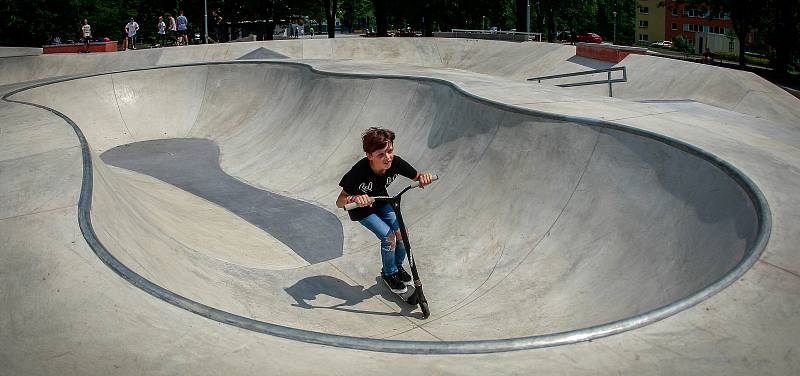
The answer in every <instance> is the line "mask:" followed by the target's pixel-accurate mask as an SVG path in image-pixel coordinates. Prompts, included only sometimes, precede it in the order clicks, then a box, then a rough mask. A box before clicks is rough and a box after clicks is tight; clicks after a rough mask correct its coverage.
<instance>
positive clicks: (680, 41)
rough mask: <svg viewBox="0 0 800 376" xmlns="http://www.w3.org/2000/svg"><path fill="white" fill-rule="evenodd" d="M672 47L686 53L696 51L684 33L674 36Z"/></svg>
mask: <svg viewBox="0 0 800 376" xmlns="http://www.w3.org/2000/svg"><path fill="white" fill-rule="evenodd" d="M672 49H673V50H675V51H678V52H682V53H685V54H690V53H692V52H693V51H694V48H693V46H692V44H691V43H689V40H688V39H686V38H685V37H684V36H683V35H678V36H677V37H675V38H672Z"/></svg>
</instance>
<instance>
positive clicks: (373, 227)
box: [358, 203, 406, 275]
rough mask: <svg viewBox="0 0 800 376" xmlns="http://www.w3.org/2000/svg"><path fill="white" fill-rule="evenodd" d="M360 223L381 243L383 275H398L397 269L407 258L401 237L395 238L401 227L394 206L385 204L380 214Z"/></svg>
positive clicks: (381, 207) (380, 208)
mask: <svg viewBox="0 0 800 376" xmlns="http://www.w3.org/2000/svg"><path fill="white" fill-rule="evenodd" d="M376 205H380V204H376ZM358 222H359V223H361V224H362V225H364V227H366V228H368V229H369V230H370V231H372V233H373V234H375V236H377V237H378V239H380V241H381V261H382V262H383V273H384V274H387V275H391V274H395V273H397V267H398V266H401V265H403V260H405V258H406V247H405V245H404V244H403V240H402V239H400V237H399V236H397V237H395V232H396V231H398V230H399V229H400V225H398V224H397V216H396V215H395V214H394V210H392V206H391V205H390V204H388V203H383V206H380V207H379V208H378V214H370V215H369V217H366V218H364V219H361V220H359V221H358Z"/></svg>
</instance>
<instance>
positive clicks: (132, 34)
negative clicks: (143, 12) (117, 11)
mask: <svg viewBox="0 0 800 376" xmlns="http://www.w3.org/2000/svg"><path fill="white" fill-rule="evenodd" d="M138 31H139V24H138V23H136V21H134V20H133V17H131V20H130V21H129V22H128V24H127V25H125V32H126V33H128V44H129V45H130V47H131V48H132V49H134V50H135V49H136V33H137V32H138Z"/></svg>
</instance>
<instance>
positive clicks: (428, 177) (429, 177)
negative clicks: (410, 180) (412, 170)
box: [417, 172, 433, 188]
mask: <svg viewBox="0 0 800 376" xmlns="http://www.w3.org/2000/svg"><path fill="white" fill-rule="evenodd" d="M417 181H419V187H420V188H425V186H426V185H428V184H430V183H431V182H432V181H433V174H430V173H428V172H423V173H421V174H419V176H417Z"/></svg>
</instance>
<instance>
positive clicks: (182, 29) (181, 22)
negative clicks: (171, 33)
mask: <svg viewBox="0 0 800 376" xmlns="http://www.w3.org/2000/svg"><path fill="white" fill-rule="evenodd" d="M188 25H189V20H187V19H186V16H184V15H183V11H181V14H180V16H178V45H180V44H181V41H185V42H186V45H187V46H188V45H189V36H188V35H187V34H186V27H187V26H188Z"/></svg>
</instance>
